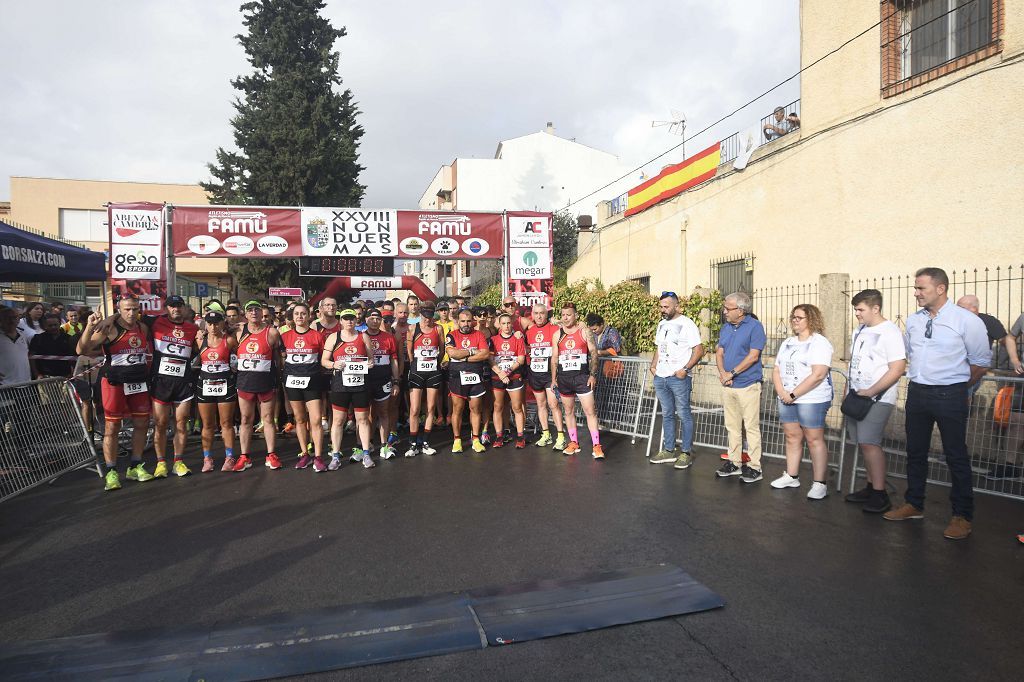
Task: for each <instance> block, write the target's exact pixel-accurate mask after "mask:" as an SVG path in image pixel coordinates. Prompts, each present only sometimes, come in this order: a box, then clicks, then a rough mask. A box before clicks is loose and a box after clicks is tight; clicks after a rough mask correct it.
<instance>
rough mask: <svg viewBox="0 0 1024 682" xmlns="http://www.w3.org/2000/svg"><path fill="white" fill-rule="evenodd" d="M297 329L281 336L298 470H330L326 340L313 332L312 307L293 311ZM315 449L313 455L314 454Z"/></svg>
mask: <svg viewBox="0 0 1024 682" xmlns="http://www.w3.org/2000/svg"><path fill="white" fill-rule="evenodd" d="M289 314H290V316H291V320H292V324H293V325H294V327H293V328H291V329H288V330H287V331H285V332H283V333H282V334H281V344H282V345H283V347H284V392H285V396H286V397H287V398H288V402H289V403H290V404H291V408H292V414H293V415H294V417H295V432H296V436H298V439H299V459H298V461H297V462H296V463H295V468H296V469H305V468H306V467H308V466H309V465H310V464H312V465H313V471H315V472H316V473H321V472H324V471H327V464H326V463H325V462H324V459H323V446H324V430H323V429H322V428H321V426H320V396H321V395H322V393H323V388H322V387H323V382H322V378H323V367H322V366H321V365H320V360H321V358H322V357H323V352H324V337H323V336H322V335H321V334H320V332H318V331H317V330H315V329H311V328H310V326H309V323H310V321H311V320H310V318H311V315H310V311H309V306H308V305H306V304H305V303H296V304H295V305H294V306H293V307H292V308H291V311H290V313H289ZM310 450H312V452H310Z"/></svg>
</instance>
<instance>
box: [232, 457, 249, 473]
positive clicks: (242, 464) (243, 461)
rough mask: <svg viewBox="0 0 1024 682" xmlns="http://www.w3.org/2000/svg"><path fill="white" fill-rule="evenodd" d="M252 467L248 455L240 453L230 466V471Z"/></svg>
mask: <svg viewBox="0 0 1024 682" xmlns="http://www.w3.org/2000/svg"><path fill="white" fill-rule="evenodd" d="M251 468H252V460H251V459H249V455H242V456H241V457H239V458H238V459H237V460H236V461H235V466H233V467H231V470H232V471H245V470H246V469H251Z"/></svg>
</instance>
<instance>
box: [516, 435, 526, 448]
mask: <svg viewBox="0 0 1024 682" xmlns="http://www.w3.org/2000/svg"><path fill="white" fill-rule="evenodd" d="M525 447H526V437H525V436H519V437H518V438H516V450H522V449H523V448H525Z"/></svg>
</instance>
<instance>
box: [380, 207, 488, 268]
mask: <svg viewBox="0 0 1024 682" xmlns="http://www.w3.org/2000/svg"><path fill="white" fill-rule="evenodd" d="M504 231H505V230H504V226H503V225H502V219H501V214H500V213H456V212H437V211H434V212H431V211H398V253H397V254H395V255H396V256H398V257H399V258H414V259H421V260H435V259H438V258H441V259H446V258H447V259H451V260H483V259H499V258H501V257H502V255H503V254H502V250H503V249H504V243H503V235H504Z"/></svg>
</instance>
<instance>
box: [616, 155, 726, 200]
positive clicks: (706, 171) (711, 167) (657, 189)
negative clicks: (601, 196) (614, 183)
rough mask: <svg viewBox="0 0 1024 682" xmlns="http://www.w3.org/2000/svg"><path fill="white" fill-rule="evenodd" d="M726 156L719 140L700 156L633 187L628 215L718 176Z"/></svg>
mask: <svg viewBox="0 0 1024 682" xmlns="http://www.w3.org/2000/svg"><path fill="white" fill-rule="evenodd" d="M721 158H722V145H721V143H720V142H716V143H714V144H713V145H711V146H710V147H708V148H707V149H705V150H704V151H702V152H700V153H699V154H697V155H696V156H691V157H690V158H688V159H686V160H685V161H683V162H681V163H677V164H675V165H674V166H669V167H667V168H666V169H665V170H663V171H661V172H660V173H658V174H657V175H656V176H654V177H653V178H651V179H650V180H645V181H644V182H643V183H642V184H640V185H637V186H636V187H634V188H633V189H631V190H629V199H628V204H627V205H628V206H629V208H627V209H626V216H627V217H628V216H631V215H634V214H636V213H639V212H640V211H645V210H647V209H648V208H650V207H651V206H654V205H655V204H656V203H658V202H659V201H664V200H665V199H669V198H671V197H674V196H675V195H677V194H680V193H681V192H685V191H686V190H688V189H690V188H691V187H695V186H697V185H699V184H700V183H702V182H704V181H705V180H710V179H711V178H713V177H715V173H716V172H717V171H718V164H719V162H720V161H721Z"/></svg>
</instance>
